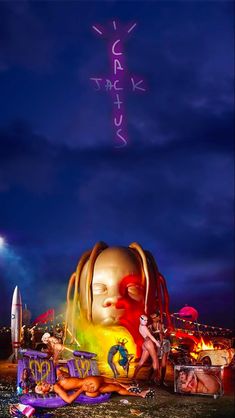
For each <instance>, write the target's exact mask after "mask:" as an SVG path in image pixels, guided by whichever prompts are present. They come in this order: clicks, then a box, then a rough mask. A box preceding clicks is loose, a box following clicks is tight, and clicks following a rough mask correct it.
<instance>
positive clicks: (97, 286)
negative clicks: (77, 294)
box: [92, 283, 108, 295]
mask: <svg viewBox="0 0 235 418" xmlns="http://www.w3.org/2000/svg"><path fill="white" fill-rule="evenodd" d="M107 291H108V289H107V286H106V285H105V284H103V283H93V285H92V292H93V295H104V294H105V293H107Z"/></svg>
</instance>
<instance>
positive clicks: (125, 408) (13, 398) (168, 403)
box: [0, 362, 235, 418]
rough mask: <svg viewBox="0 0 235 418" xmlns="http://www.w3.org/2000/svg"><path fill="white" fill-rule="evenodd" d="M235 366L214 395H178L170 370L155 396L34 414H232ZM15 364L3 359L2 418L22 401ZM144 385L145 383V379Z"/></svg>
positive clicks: (153, 417) (147, 417)
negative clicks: (164, 385) (218, 394)
mask: <svg viewBox="0 0 235 418" xmlns="http://www.w3.org/2000/svg"><path fill="white" fill-rule="evenodd" d="M234 375H235V370H234V369H233V368H229V369H226V372H225V376H224V395H223V396H222V397H220V398H217V399H214V398H213V397H212V396H199V395H179V394H176V393H174V388H173V378H172V376H173V375H172V374H171V373H170V372H169V373H168V375H167V381H168V384H169V386H168V387H167V388H164V389H162V388H159V387H157V388H156V393H155V397H154V398H153V399H142V398H134V397H128V396H126V397H123V396H118V395H115V394H114V395H112V396H111V399H110V400H109V401H108V402H106V403H102V404H99V405H78V404H76V405H70V406H66V407H63V408H57V409H50V410H49V409H44V410H43V409H37V411H36V413H35V415H34V417H38V418H41V417H44V418H52V417H53V418H56V417H58V418H59V417H64V418H65V417H73V418H76V417H79V418H127V417H128V418H130V417H132V416H133V417H138V416H140V417H143V418H158V417H159V418H160V417H161V418H199V417H201V418H202V417H203V418H209V417H213V418H220V417H221V418H223V417H225V418H229V417H233V416H234V412H235V404H234V400H235V398H234V387H235V385H234V381H235V379H234V377H235V376H234ZM15 382H16V366H15V365H12V364H10V363H6V362H0V418H7V417H10V414H9V404H12V403H17V402H18V401H19V399H18V397H17V395H16V393H15ZM141 386H143V387H146V384H145V383H144V382H141Z"/></svg>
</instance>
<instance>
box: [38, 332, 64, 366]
mask: <svg viewBox="0 0 235 418" xmlns="http://www.w3.org/2000/svg"><path fill="white" fill-rule="evenodd" d="M42 342H43V343H44V344H46V345H47V349H46V351H47V352H48V356H49V357H53V362H54V364H57V363H58V360H59V356H60V354H61V353H62V351H63V349H64V346H63V344H61V343H60V342H59V340H58V339H57V338H56V337H52V336H51V335H50V334H49V332H45V334H43V336H42Z"/></svg>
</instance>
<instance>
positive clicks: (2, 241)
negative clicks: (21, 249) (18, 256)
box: [0, 236, 5, 249]
mask: <svg viewBox="0 0 235 418" xmlns="http://www.w3.org/2000/svg"><path fill="white" fill-rule="evenodd" d="M4 246H5V239H4V238H3V237H2V236H0V249H1V248H3V247H4Z"/></svg>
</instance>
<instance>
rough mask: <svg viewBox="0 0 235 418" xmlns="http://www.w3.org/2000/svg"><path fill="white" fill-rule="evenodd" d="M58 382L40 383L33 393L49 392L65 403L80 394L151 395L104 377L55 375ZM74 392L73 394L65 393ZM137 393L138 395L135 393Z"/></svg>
mask: <svg viewBox="0 0 235 418" xmlns="http://www.w3.org/2000/svg"><path fill="white" fill-rule="evenodd" d="M57 376H58V381H57V383H55V384H54V385H51V384H50V383H48V382H41V383H38V385H37V386H36V387H35V392H36V393H38V394H41V395H46V394H47V393H49V392H55V393H57V395H59V396H60V397H61V398H62V399H63V400H64V401H65V402H66V403H69V404H70V403H72V402H73V401H74V400H75V399H76V398H77V397H78V396H79V395H80V394H81V393H84V394H85V395H86V396H89V397H91V398H95V397H96V396H99V395H101V394H102V393H111V392H116V393H118V394H119V395H125V396H126V395H128V396H140V397H141V398H145V397H149V396H150V395H152V391H151V390H149V389H148V390H143V391H140V390H139V391H132V390H133V388H132V387H130V386H129V387H128V386H126V385H123V384H119V383H117V382H116V381H115V380H114V379H109V378H106V377H104V376H88V377H84V378H79V377H70V376H68V373H65V372H61V371H60V370H59V371H58V373H57ZM71 390H75V392H74V393H72V394H68V393H67V392H69V391H71ZM137 392H138V393H137Z"/></svg>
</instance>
